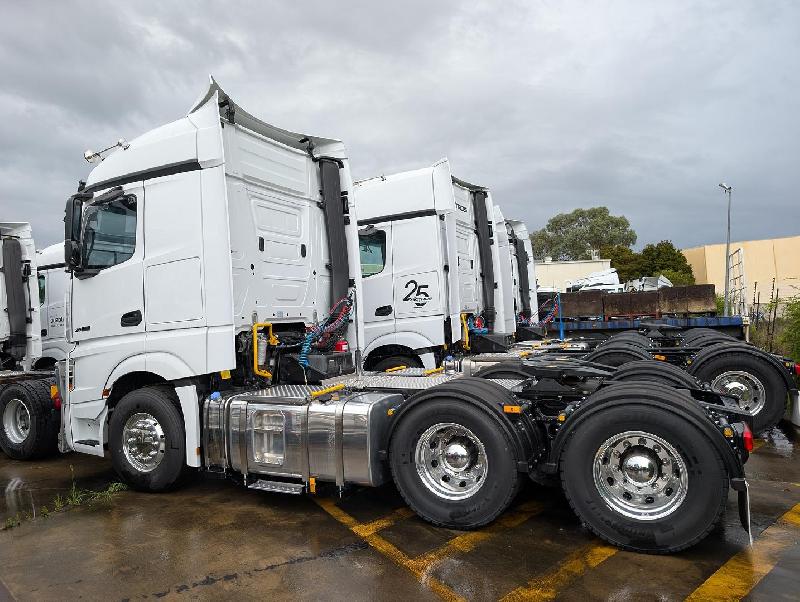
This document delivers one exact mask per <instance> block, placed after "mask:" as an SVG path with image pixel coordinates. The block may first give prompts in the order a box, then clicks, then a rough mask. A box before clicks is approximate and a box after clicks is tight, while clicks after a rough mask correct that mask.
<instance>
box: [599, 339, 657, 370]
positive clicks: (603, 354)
mask: <svg viewBox="0 0 800 602" xmlns="http://www.w3.org/2000/svg"><path fill="white" fill-rule="evenodd" d="M585 359H586V361H588V362H594V363H596V364H602V365H604V366H622V365H623V364H627V363H628V362H635V361H637V360H652V356H651V355H650V354H649V353H648V352H647V351H645V350H644V349H642V348H641V347H639V346H637V345H631V344H629V343H623V342H620V343H606V344H605V345H602V346H601V347H598V348H597V349H595V350H594V351H592V352H591V353H590V354H589V355H587V356H586V358H585Z"/></svg>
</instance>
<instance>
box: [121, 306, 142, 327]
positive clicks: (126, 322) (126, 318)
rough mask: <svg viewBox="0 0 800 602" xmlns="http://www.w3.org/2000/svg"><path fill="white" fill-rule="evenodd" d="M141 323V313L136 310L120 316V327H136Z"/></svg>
mask: <svg viewBox="0 0 800 602" xmlns="http://www.w3.org/2000/svg"><path fill="white" fill-rule="evenodd" d="M141 323H142V312H141V311H139V310H138V309H137V310H136V311H129V312H128V313H126V314H122V317H121V318H120V319H119V325H120V326H125V327H127V326H138V325H139V324H141Z"/></svg>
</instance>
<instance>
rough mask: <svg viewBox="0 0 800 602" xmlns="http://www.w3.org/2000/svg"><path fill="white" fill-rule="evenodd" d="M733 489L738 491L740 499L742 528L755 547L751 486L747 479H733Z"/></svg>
mask: <svg viewBox="0 0 800 602" xmlns="http://www.w3.org/2000/svg"><path fill="white" fill-rule="evenodd" d="M731 488H733V489H734V490H736V492H737V494H738V497H739V500H738V501H739V522H741V523H742V527H744V530H745V531H747V536H748V537H749V538H750V545H751V546H752V545H753V531H752V529H751V528H750V486H749V485H748V484H747V479H742V478H738V479H731Z"/></svg>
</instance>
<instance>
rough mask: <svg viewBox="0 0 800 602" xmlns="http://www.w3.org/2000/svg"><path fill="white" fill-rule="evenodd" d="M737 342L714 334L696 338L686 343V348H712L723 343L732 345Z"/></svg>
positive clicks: (722, 335) (725, 336)
mask: <svg viewBox="0 0 800 602" xmlns="http://www.w3.org/2000/svg"><path fill="white" fill-rule="evenodd" d="M731 342H736V341H735V339H732V338H731V337H729V336H727V335H724V334H720V333H712V334H704V335H700V336H697V337H694V338H693V339H691V340H690V341H688V342H684V344H683V346H684V347H711V346H712V345H720V344H723V343H731Z"/></svg>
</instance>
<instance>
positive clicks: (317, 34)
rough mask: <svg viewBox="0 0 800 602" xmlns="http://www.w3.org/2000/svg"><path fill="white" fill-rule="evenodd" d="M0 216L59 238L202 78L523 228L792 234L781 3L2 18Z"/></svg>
mask: <svg viewBox="0 0 800 602" xmlns="http://www.w3.org/2000/svg"><path fill="white" fill-rule="evenodd" d="M0 5H2V6H1V8H2V14H3V19H2V20H0V73H1V74H2V80H3V87H2V90H0V110H2V114H3V117H4V119H3V120H2V121H0V140H2V145H1V146H0V207H1V208H2V215H0V217H2V219H3V220H27V221H31V222H32V223H33V224H34V228H35V233H36V235H37V237H38V238H39V242H40V243H41V244H45V243H51V242H55V241H57V240H58V238H59V236H60V235H61V227H62V226H61V219H62V215H63V202H64V199H65V198H66V197H67V196H68V195H69V194H70V193H72V192H73V190H74V188H75V185H76V182H77V180H78V179H79V178H82V177H85V175H86V174H87V173H88V166H87V164H86V163H85V162H84V161H83V159H82V153H83V150H84V149H85V148H87V147H93V148H97V147H102V146H105V145H108V144H110V143H112V142H113V141H114V140H116V139H117V138H119V137H121V136H122V137H126V138H132V137H135V136H136V135H138V134H141V133H143V132H144V131H146V130H147V129H149V128H151V127H155V126H157V125H160V124H162V123H165V122H167V121H171V120H173V119H175V118H177V117H180V116H181V115H183V114H184V113H185V111H186V109H187V108H188V107H189V106H190V105H191V103H192V101H193V100H194V99H195V98H196V97H197V95H198V94H199V93H200V92H201V91H202V90H203V88H204V86H205V83H206V79H205V78H206V76H207V74H208V73H213V74H214V75H215V77H216V78H217V79H218V81H219V82H220V83H221V84H222V85H223V87H225V89H226V90H227V91H229V92H230V93H231V94H232V95H234V97H235V98H237V100H238V101H239V102H240V104H242V105H243V106H244V107H246V108H247V109H249V110H250V111H251V112H253V113H255V114H256V115H258V116H259V117H262V118H263V119H265V120H267V121H270V122H272V123H275V124H276V125H279V126H282V127H285V128H288V129H293V130H297V131H308V132H310V133H315V134H319V135H327V136H333V137H337V138H341V139H343V140H344V141H345V142H346V143H347V145H348V147H349V149H350V155H351V158H352V168H353V173H354V175H355V176H356V177H368V176H371V175H375V174H378V173H391V172H393V171H398V170H402V169H408V168H413V167H418V166H421V165H426V164H430V163H432V162H433V161H435V160H436V159H438V158H439V157H441V156H448V157H449V158H450V160H451V163H452V165H453V169H454V170H455V172H456V173H457V175H459V176H460V177H463V178H464V179H467V180H470V181H474V182H479V183H482V184H485V185H487V186H490V187H491V188H492V189H493V191H494V195H495V200H496V201H497V202H499V203H501V204H502V205H503V206H504V213H505V214H506V215H507V216H511V217H517V218H521V219H523V220H525V221H526V222H527V223H528V225H529V227H530V228H531V229H533V228H537V227H540V226H542V225H543V224H544V223H545V222H546V221H547V218H549V217H550V216H551V215H552V214H554V213H557V212H559V211H564V210H571V209H573V208H575V207H581V206H583V207H586V206H591V205H595V204H606V205H608V206H609V207H610V208H611V210H612V212H614V213H622V214H624V215H626V216H628V218H629V219H630V220H631V222H632V224H633V225H634V227H635V228H636V230H637V232H638V233H639V240H640V242H641V243H646V242H650V241H654V240H659V239H661V238H671V239H672V240H674V241H675V242H676V243H678V244H679V245H684V246H688V245H694V244H702V243H705V242H715V241H719V240H721V239H722V237H723V236H724V224H723V223H722V221H721V216H722V213H721V210H722V208H723V202H724V199H723V197H722V194H721V192H720V191H719V189H717V187H716V184H717V182H718V181H720V180H722V179H726V180H728V181H729V182H730V183H731V184H733V186H734V203H735V205H736V206H735V213H734V220H735V221H734V237H735V238H739V239H744V238H759V237H771V236H781V235H789V234H797V233H798V225H797V224H798V223H800V209H798V207H797V203H796V201H795V199H796V193H795V189H796V186H795V185H794V182H793V180H792V178H794V176H795V172H796V171H797V165H798V164H800V151H798V144H797V140H798V139H799V138H800V120H799V119H798V117H797V115H796V112H797V105H798V102H797V100H798V99H797V90H798V88H799V86H798V84H800V37H798V36H797V28H796V25H797V23H798V22H800V7H798V5H796V4H794V3H791V2H786V3H780V2H770V3H763V2H752V3H744V2H737V3H730V2H719V3H710V2H706V3H702V4H699V3H694V2H687V3H677V2H671V3H655V2H653V3H642V2H633V1H631V2H611V3H606V4H600V3H596V2H585V3H583V2H568V3H563V2H542V3H531V2H519V3H514V2H491V3H472V4H469V5H465V4H464V3H456V2H452V3H447V2H412V3H397V4H395V5H392V6H391V7H389V6H384V5H383V3H374V2H352V3H350V2H339V3H317V2H306V3H284V2H274V3H266V2H252V3H249V2H225V3H222V2H213V3H212V2H192V3H188V2H165V1H160V2H135V3H127V4H124V5H122V4H119V5H117V4H110V3H98V2H92V3H80V2H78V3H71V2H38V3H17V2H9V1H6V0H2V1H0Z"/></svg>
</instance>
